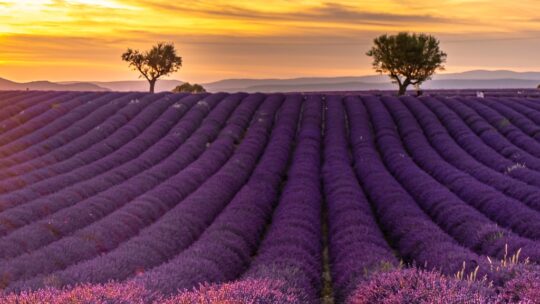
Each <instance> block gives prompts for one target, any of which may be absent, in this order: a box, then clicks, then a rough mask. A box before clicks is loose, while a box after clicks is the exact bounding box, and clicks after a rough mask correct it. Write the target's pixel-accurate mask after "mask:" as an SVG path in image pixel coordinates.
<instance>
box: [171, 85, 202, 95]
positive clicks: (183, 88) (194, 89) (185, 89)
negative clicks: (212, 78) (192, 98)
mask: <svg viewBox="0 0 540 304" xmlns="http://www.w3.org/2000/svg"><path fill="white" fill-rule="evenodd" d="M172 91H173V93H206V90H205V89H204V88H203V86H202V85H200V84H196V83H194V84H190V83H189V82H185V83H183V84H181V85H179V86H177V87H176V88H174V89H173V90H172Z"/></svg>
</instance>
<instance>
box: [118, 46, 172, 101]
mask: <svg viewBox="0 0 540 304" xmlns="http://www.w3.org/2000/svg"><path fill="white" fill-rule="evenodd" d="M122 60H124V61H126V62H128V63H129V66H130V67H132V68H133V70H136V71H139V73H141V76H140V77H144V78H146V80H148V82H149V83H150V93H154V88H155V85H156V81H157V80H158V78H160V77H162V76H167V75H170V74H172V73H174V72H176V71H178V70H179V69H180V67H181V66H182V57H180V56H177V55H176V49H175V47H174V44H173V43H163V42H160V43H158V44H157V45H155V46H153V47H152V49H150V50H149V51H146V52H140V51H139V50H132V49H129V48H128V49H127V51H126V52H125V53H124V54H122Z"/></svg>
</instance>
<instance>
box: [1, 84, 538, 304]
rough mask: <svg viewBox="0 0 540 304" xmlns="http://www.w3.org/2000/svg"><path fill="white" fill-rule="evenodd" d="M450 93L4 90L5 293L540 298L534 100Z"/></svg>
mask: <svg viewBox="0 0 540 304" xmlns="http://www.w3.org/2000/svg"><path fill="white" fill-rule="evenodd" d="M490 94H491V95H490ZM448 95H453V94H428V95H426V96H423V97H420V98H417V97H412V96H404V97H401V98H397V97H394V96H391V95H389V94H380V95H375V94H365V93H363V94H279V93H276V94H246V93H236V94H227V93H216V94H197V95H185V94H170V93H160V94H143V93H111V92H108V93H103V92H99V93H85V92H80V93H74V92H15V91H14V92H0V108H1V109H2V111H0V156H1V158H0V302H2V303H21V302H23V303H41V302H43V301H45V302H48V303H73V302H77V303H224V302H225V303H229V302H230V303H318V302H321V301H326V302H328V299H333V301H334V302H335V303H407V301H409V302H411V301H412V302H415V303H451V302H454V303H461V302H463V301H465V300H467V301H469V303H529V302H530V303H535V302H540V295H539V294H538V292H537V290H538V287H540V286H539V283H538V282H539V278H540V270H539V269H538V268H537V264H538V263H539V262H540V100H539V99H536V98H534V97H532V94H529V95H527V96H528V97H527V98H526V97H524V96H523V94H512V93H511V92H510V91H493V92H489V94H486V98H476V97H470V96H468V95H467V94H456V96H454V97H451V96H448ZM490 96H492V97H490ZM460 301H461V302H460Z"/></svg>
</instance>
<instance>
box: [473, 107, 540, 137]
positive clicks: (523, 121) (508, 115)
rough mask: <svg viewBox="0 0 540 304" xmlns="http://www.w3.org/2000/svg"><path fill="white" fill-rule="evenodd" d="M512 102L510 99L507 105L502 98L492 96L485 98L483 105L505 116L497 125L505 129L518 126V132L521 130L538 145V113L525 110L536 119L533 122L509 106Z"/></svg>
mask: <svg viewBox="0 0 540 304" xmlns="http://www.w3.org/2000/svg"><path fill="white" fill-rule="evenodd" d="M513 103H516V102H515V101H510V102H509V103H508V105H505V103H504V100H500V101H499V99H492V98H486V99H485V100H484V101H483V105H484V106H487V107H489V108H491V109H493V110H495V111H497V112H498V113H499V114H500V115H502V116H503V117H505V119H506V120H504V119H503V121H504V123H502V124H501V123H500V121H499V125H501V126H502V127H503V128H505V129H507V128H510V129H513V128H518V129H519V130H520V132H523V133H524V134H525V135H526V136H528V137H530V139H529V140H534V141H535V145H538V143H537V141H539V140H540V126H538V124H537V122H538V118H540V116H539V115H540V113H538V112H537V111H534V110H529V111H527V113H530V116H532V117H533V118H536V119H537V120H536V123H535V122H534V121H533V120H531V119H530V118H529V117H528V116H527V115H524V114H522V113H520V112H519V111H517V110H514V109H513V107H512V106H510V105H511V104H513ZM533 112H534V113H533Z"/></svg>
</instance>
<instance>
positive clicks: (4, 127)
mask: <svg viewBox="0 0 540 304" xmlns="http://www.w3.org/2000/svg"><path fill="white" fill-rule="evenodd" d="M68 94H69V95H68ZM66 95H68V96H73V95H74V94H73V92H71V93H67V92H45V93H43V92H31V93H27V94H21V95H19V96H15V97H14V98H11V99H10V100H9V103H7V105H6V106H5V107H3V109H2V113H1V114H0V134H3V133H5V132H6V131H9V130H11V128H9V127H10V126H16V125H17V122H18V121H19V120H13V117H14V116H16V115H17V114H19V113H20V112H22V111H25V110H27V109H30V108H31V107H32V106H39V104H40V103H42V102H43V103H46V102H47V101H49V103H50V102H51V101H50V99H54V98H60V97H62V98H64V96H66Z"/></svg>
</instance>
